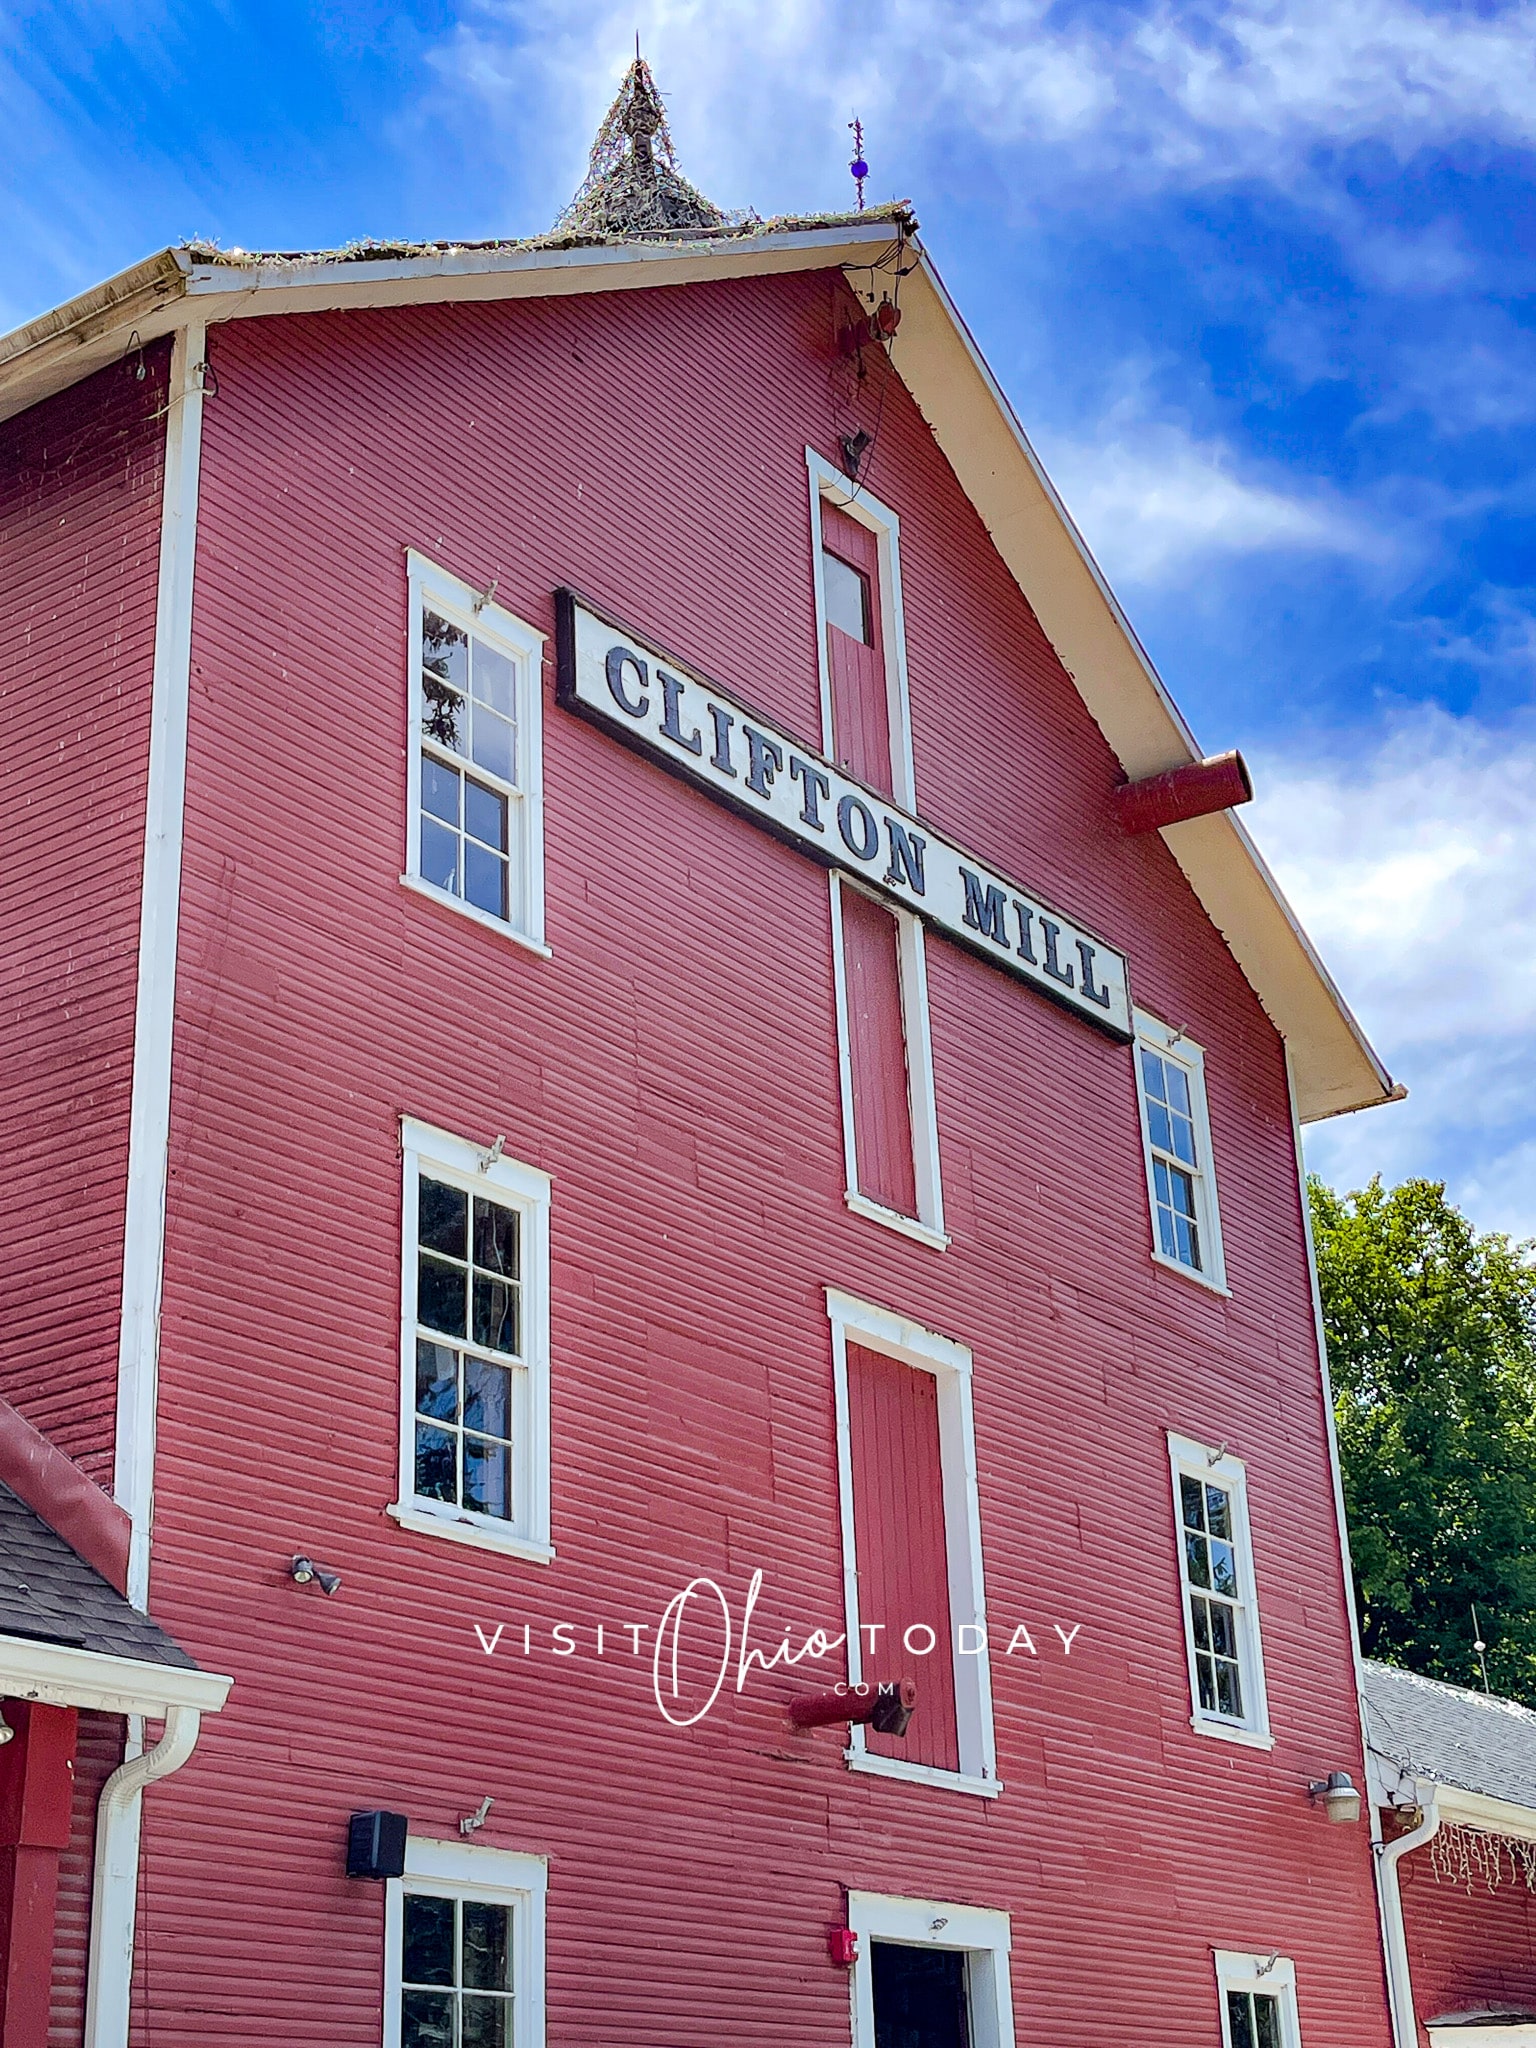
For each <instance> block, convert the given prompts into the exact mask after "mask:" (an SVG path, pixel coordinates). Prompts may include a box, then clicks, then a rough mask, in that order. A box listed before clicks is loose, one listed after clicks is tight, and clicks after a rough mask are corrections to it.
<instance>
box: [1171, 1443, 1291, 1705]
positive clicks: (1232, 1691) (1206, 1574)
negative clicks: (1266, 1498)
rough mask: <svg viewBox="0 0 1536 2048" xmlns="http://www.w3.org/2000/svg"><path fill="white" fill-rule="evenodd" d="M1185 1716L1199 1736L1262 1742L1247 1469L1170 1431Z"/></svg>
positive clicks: (1222, 1453) (1260, 1668) (1260, 1669)
mask: <svg viewBox="0 0 1536 2048" xmlns="http://www.w3.org/2000/svg"><path fill="white" fill-rule="evenodd" d="M1168 1450H1169V1457H1170V1459H1171V1462H1172V1468H1173V1499H1174V1514H1175V1518H1176V1525H1177V1530H1178V1544H1179V1575H1180V1580H1181V1584H1182V1589H1183V1604H1184V1636H1185V1648H1186V1651H1187V1654H1188V1659H1189V1680H1190V1693H1191V1698H1192V1706H1193V1711H1192V1714H1191V1717H1190V1718H1191V1721H1192V1723H1193V1725H1194V1726H1195V1728H1196V1729H1198V1730H1199V1731H1200V1732H1201V1733H1203V1734H1207V1735H1227V1736H1231V1737H1233V1738H1235V1739H1237V1740H1240V1741H1251V1742H1260V1743H1263V1744H1265V1745H1267V1744H1268V1743H1269V1740H1270V1735H1269V1711H1268V1706H1267V1703H1266V1699H1265V1691H1264V1665H1263V1654H1262V1646H1261V1643H1260V1638H1259V1609H1258V1600H1257V1598H1256V1595H1255V1591H1254V1574H1253V1542H1252V1537H1251V1535H1250V1532H1249V1526H1248V1491H1247V1474H1246V1472H1245V1470H1244V1468H1243V1466H1242V1464H1241V1463H1240V1462H1239V1461H1238V1460H1237V1459H1236V1458H1233V1457H1230V1456H1229V1455H1228V1454H1227V1453H1226V1451H1225V1449H1221V1450H1215V1451H1212V1450H1207V1449H1206V1447H1205V1446H1204V1445H1202V1444H1198V1443H1194V1442H1192V1441H1191V1440H1190V1439H1189V1438H1187V1437H1178V1436H1170V1437H1169V1439H1168Z"/></svg>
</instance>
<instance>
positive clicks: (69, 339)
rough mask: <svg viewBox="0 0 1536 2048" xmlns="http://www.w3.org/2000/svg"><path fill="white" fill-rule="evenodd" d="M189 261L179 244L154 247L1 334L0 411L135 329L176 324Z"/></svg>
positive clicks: (113, 350)
mask: <svg viewBox="0 0 1536 2048" xmlns="http://www.w3.org/2000/svg"><path fill="white" fill-rule="evenodd" d="M190 269H191V265H190V263H189V262H188V260H187V258H186V257H185V256H184V255H183V254H182V252H181V251H180V250H177V249H160V250H157V251H156V252H155V254H154V255H153V256H146V257H145V259H144V261H143V262H142V263H135V264H133V265H132V266H131V267H130V268H129V269H127V270H120V271H119V272H118V273H117V275H116V277H109V278H108V279H107V280H106V282H105V283H104V284H98V285H93V286H92V287H91V289H90V290H89V291H88V292H81V293H80V295H79V296H78V297H77V298H73V299H68V300H66V301H65V303H64V304H63V305H62V306H55V307H54V308H53V309H52V310H51V311H50V312H47V313H41V314H39V315H38V317H37V319H35V320H31V321H28V323H27V325H26V326H25V327H18V328H17V329H15V331H14V332H13V333H11V334H7V335H5V336H3V337H0V419H10V418H11V417H12V416H13V415H14V414H16V413H19V412H25V411H26V409H27V408H28V406H31V405H36V404H37V403H38V402H39V401H40V400H41V399H44V398H49V397H51V396H52V395H53V393H54V392H56V391H62V390H64V389H65V388H67V386H69V385H71V384H74V383H78V382H79V380H80V379H81V378H82V377H88V376H89V375H90V374H91V372H92V371H93V370H98V369H100V368H101V366H102V365H103V364H104V363H108V362H111V361H112V360H113V358H114V357H115V356H119V355H121V354H122V352H123V346H124V342H125V338H126V337H127V336H128V335H130V334H132V333H133V332H134V331H135V330H137V332H138V335H139V339H140V341H142V342H148V341H153V340H155V339H157V338H158V337H159V336H160V335H162V334H164V333H166V332H167V331H168V330H169V329H170V328H171V327H173V326H174V325H175V324H176V321H175V307H176V304H177V301H178V300H180V299H181V298H182V297H183V295H184V294H185V291H186V287H187V277H188V273H189V271H190Z"/></svg>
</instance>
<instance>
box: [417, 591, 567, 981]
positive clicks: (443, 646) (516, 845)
mask: <svg viewBox="0 0 1536 2048" xmlns="http://www.w3.org/2000/svg"><path fill="white" fill-rule="evenodd" d="M409 582H410V635H411V663H410V667H411V678H410V701H411V741H410V770H409V774H410V803H409V830H408V835H407V845H406V868H405V875H404V880H405V881H406V882H407V884H408V885H410V886H411V887H413V888H419V889H421V890H423V891H425V892H426V893H427V894H429V895H433V896H437V897H439V898H441V899H444V900H446V901H448V902H450V903H453V904H454V905H456V906H457V907H458V908H459V909H461V910H463V911H465V912H467V913H468V915H470V916H471V917H473V918H475V919H476V920H477V921H479V922H481V923H484V924H490V925H494V926H496V927H497V928H498V929H500V930H501V931H504V932H506V933H507V934H508V935H509V936H510V937H512V938H516V939H519V940H521V941H523V942H524V943H526V944H529V945H532V946H535V947H542V946H543V942H544V879H543V827H542V819H541V815H540V812H541V801H542V800H541V788H542V764H541V745H540V707H541V699H540V692H539V670H540V663H541V660H542V652H543V645H544V642H543V636H542V635H541V634H539V633H536V632H534V630H533V628H532V627H531V626H525V625H524V624H523V623H522V621H521V620H520V619H515V618H513V616H512V614H511V613H510V612H507V611H503V610H502V609H501V607H500V606H499V605H495V604H492V603H491V602H490V601H489V600H488V599H487V598H486V597H485V596H484V595H483V594H477V593H476V592H474V591H472V590H470V589H468V588H467V587H466V586H465V585H464V584H462V583H459V582H458V581H457V580H456V579H455V578H453V577H451V576H448V575H446V574H445V573H444V572H443V571H442V570H440V569H435V568H433V567H432V565H431V564H430V563H428V562H425V561H423V560H422V559H421V557H420V556H417V555H412V556H411V557H410V563H409Z"/></svg>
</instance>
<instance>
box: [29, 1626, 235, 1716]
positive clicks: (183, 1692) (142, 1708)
mask: <svg viewBox="0 0 1536 2048" xmlns="http://www.w3.org/2000/svg"><path fill="white" fill-rule="evenodd" d="M233 1684H234V1680H233V1679H232V1678H226V1677H224V1676H222V1675H221V1674H220V1673H218V1672H213V1671H199V1670H198V1669H196V1667H195V1666H192V1665H187V1664H155V1663H151V1662H149V1661H148V1660H146V1659H143V1658H138V1657H113V1656H109V1655H107V1654H106V1653H105V1652H103V1651H99V1650H80V1649H75V1648H72V1647H71V1646H69V1645H67V1644H64V1643H45V1642H39V1641H37V1640H36V1639H35V1638H33V1637H28V1636H8V1635H0V1694H3V1695H4V1697H5V1698H7V1699H14V1700H38V1701H41V1702H42V1703H43V1704H44V1705H46V1706H54V1707H89V1708H92V1709H93V1710H94V1711H96V1712H98V1713H105V1714H150V1715H155V1716H159V1715H162V1714H164V1712H165V1710H166V1709H167V1707H196V1708H197V1709H198V1710H199V1711H200V1712H202V1713H208V1714H216V1713H217V1712H218V1711H219V1709H220V1708H221V1707H222V1706H223V1704H224V1702H225V1700H226V1699H227V1698H228V1697H229V1689H230V1687H231V1686H232V1685H233Z"/></svg>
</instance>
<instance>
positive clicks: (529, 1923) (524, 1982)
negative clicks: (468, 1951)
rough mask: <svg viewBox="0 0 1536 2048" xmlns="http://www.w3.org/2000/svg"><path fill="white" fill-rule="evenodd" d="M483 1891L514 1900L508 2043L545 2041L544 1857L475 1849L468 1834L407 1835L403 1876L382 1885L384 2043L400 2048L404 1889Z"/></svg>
mask: <svg viewBox="0 0 1536 2048" xmlns="http://www.w3.org/2000/svg"><path fill="white" fill-rule="evenodd" d="M408 1891H410V1892H418V1893H423V1892H424V1893H427V1894H428V1895H430V1896H431V1897H434V1898H447V1899H464V1898H469V1899H484V1900H486V1901H487V1902H488V1903H490V1904H492V1905H505V1906H510V1907H511V1908H512V2041H513V2048H544V1909H545V1901H546V1899H547V1897H548V1892H549V1865H548V1863H547V1861H546V1860H545V1858H544V1857H542V1856H521V1855H517V1854H515V1853H514V1852H513V1851H512V1850H510V1849H480V1848H476V1847H474V1846H473V1845H472V1844H470V1843H468V1842H433V1841H426V1840H421V1839H417V1838H415V1837H412V1838H410V1839H409V1840H407V1842H406V1845H405V1876H404V1877H403V1878H399V1877H392V1878H390V1879H389V1880H388V1882H387V1883H386V1884H385V1887H384V2048H400V1973H401V1969H402V1967H403V1963H404V1935H405V1894H406V1893H407V1892H408Z"/></svg>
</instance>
